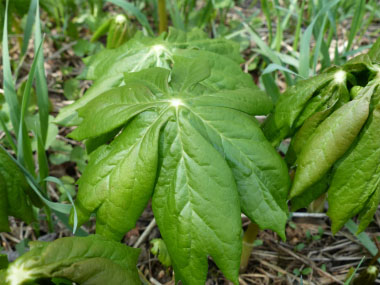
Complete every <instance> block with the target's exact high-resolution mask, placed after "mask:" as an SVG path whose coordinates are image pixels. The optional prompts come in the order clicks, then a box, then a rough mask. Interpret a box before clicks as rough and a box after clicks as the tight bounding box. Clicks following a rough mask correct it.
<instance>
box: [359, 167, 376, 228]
mask: <svg viewBox="0 0 380 285" xmlns="http://www.w3.org/2000/svg"><path fill="white" fill-rule="evenodd" d="M379 171H380V170H379ZM379 203H380V185H378V186H377V188H376V190H375V192H374V193H373V194H372V195H371V197H370V198H369V199H368V201H367V203H366V204H365V205H364V207H363V209H362V210H361V212H360V213H359V221H360V223H359V227H358V231H357V234H359V233H361V232H362V231H364V230H365V229H366V228H367V227H368V225H369V224H370V223H371V222H372V220H373V216H374V215H375V213H376V211H377V209H378V208H379Z"/></svg>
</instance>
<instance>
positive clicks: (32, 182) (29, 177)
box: [0, 144, 72, 215]
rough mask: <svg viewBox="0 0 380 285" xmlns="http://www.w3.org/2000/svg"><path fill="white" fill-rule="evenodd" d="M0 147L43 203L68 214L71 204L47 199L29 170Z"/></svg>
mask: <svg viewBox="0 0 380 285" xmlns="http://www.w3.org/2000/svg"><path fill="white" fill-rule="evenodd" d="M0 148H2V149H3V150H4V151H5V152H6V153H7V155H8V156H9V157H10V158H11V159H12V161H14V162H15V163H16V164H17V166H18V167H19V168H20V169H21V171H22V172H23V173H24V175H25V178H26V180H27V182H28V184H29V185H30V187H31V188H32V189H33V191H34V192H35V193H36V194H37V195H38V197H40V198H41V200H42V201H43V202H44V204H45V205H47V206H48V207H49V208H50V209H52V210H55V211H58V212H60V213H63V214H67V215H68V214H70V211H71V208H72V206H71V205H68V204H61V203H55V202H52V201H50V200H48V199H47V198H46V197H45V196H44V194H43V193H42V191H41V189H40V187H39V185H38V183H37V181H36V180H35V178H34V177H33V176H32V175H31V174H30V172H29V171H28V170H27V169H26V168H25V167H24V166H23V165H22V164H21V163H20V162H19V161H17V160H16V159H15V158H14V157H13V156H12V155H10V154H9V153H8V151H7V150H6V149H5V148H4V147H3V146H2V145H1V144H0Z"/></svg>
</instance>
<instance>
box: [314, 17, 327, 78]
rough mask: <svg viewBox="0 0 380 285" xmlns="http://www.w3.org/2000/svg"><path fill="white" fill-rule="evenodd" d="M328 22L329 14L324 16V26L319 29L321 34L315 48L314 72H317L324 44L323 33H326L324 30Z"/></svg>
mask: <svg viewBox="0 0 380 285" xmlns="http://www.w3.org/2000/svg"><path fill="white" fill-rule="evenodd" d="M326 22H327V14H326V15H325V17H324V18H323V22H322V26H321V28H320V29H319V35H318V38H317V43H316V45H315V49H314V56H313V57H314V60H313V71H314V74H315V73H316V70H317V64H318V58H319V54H320V53H321V46H322V40H323V34H324V31H325V26H326Z"/></svg>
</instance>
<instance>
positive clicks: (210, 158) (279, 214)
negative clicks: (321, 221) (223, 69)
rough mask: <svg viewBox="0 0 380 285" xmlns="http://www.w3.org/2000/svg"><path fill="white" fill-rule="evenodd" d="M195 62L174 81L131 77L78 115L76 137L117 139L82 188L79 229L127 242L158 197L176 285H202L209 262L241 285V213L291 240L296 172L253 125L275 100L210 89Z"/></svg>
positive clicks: (94, 160)
mask: <svg viewBox="0 0 380 285" xmlns="http://www.w3.org/2000/svg"><path fill="white" fill-rule="evenodd" d="M192 61H195V62H190V61H189V58H187V57H182V56H176V60H175V63H174V65H173V68H172V72H171V73H170V76H168V72H167V70H166V69H164V68H159V67H154V68H152V69H151V70H149V69H146V70H142V71H139V72H135V73H132V74H125V78H126V81H125V85H124V86H122V87H116V88H114V89H111V90H109V91H107V95H106V96H98V97H96V98H95V99H93V100H91V101H90V102H89V103H88V104H86V105H85V106H83V107H82V108H81V109H80V110H79V115H81V116H82V118H83V122H82V124H81V125H80V126H79V127H78V128H77V130H75V131H74V132H73V134H72V136H73V137H75V138H77V139H89V138H91V139H96V138H98V137H99V136H100V137H102V136H103V135H104V134H111V132H114V131H115V130H117V132H114V133H113V134H114V135H115V136H116V137H115V138H114V139H113V140H112V137H111V136H108V135H107V138H108V139H109V140H110V143H109V144H104V145H101V146H99V147H98V148H97V149H96V150H94V151H93V152H92V153H91V155H90V160H89V164H88V166H87V168H86V169H85V171H84V173H83V175H82V177H81V178H80V180H79V183H78V184H79V190H78V195H77V200H76V202H75V203H76V209H77V212H78V222H79V224H83V223H84V222H86V221H87V220H88V219H89V218H90V215H91V214H92V213H96V217H97V227H96V231H97V233H99V234H101V235H104V236H107V237H109V238H112V239H114V240H120V239H122V237H123V235H124V234H125V233H126V232H127V231H129V230H130V229H132V228H133V227H135V224H136V221H137V219H138V218H139V216H140V215H141V213H142V211H143V210H144V208H145V207H146V205H147V203H148V201H149V199H151V198H152V197H153V198H152V203H153V211H154V214H155V217H156V220H157V224H158V226H159V228H160V231H161V234H162V236H163V239H164V241H165V243H166V245H167V249H168V252H169V254H170V257H171V260H172V263H173V266H174V269H175V271H176V277H177V279H178V280H182V282H183V284H194V282H195V283H204V282H205V280H206V275H207V267H208V266H207V265H208V262H207V256H211V257H212V258H213V260H214V261H215V263H216V264H217V265H218V266H219V268H220V269H221V270H222V272H223V273H224V274H225V275H226V277H227V278H228V279H230V280H231V281H233V282H235V283H237V282H238V281H237V279H238V270H239V263H240V254H241V211H243V212H244V213H246V214H247V215H248V216H249V217H250V218H251V219H252V220H254V221H255V222H256V223H257V224H258V225H259V226H260V227H261V228H269V229H273V230H275V231H276V232H278V233H279V235H280V236H281V237H283V238H285V234H284V228H285V224H286V220H287V206H286V198H287V192H288V188H289V177H288V171H287V168H286V166H285V164H284V162H283V161H282V160H281V157H280V156H279V154H278V153H277V152H276V151H275V150H274V149H273V147H272V146H271V145H270V143H269V142H268V141H267V140H266V139H265V137H264V135H263V133H262V131H261V129H260V127H259V125H258V123H257V121H256V120H255V119H254V118H253V116H254V115H258V114H265V113H267V112H268V111H269V110H270V109H271V107H272V102H271V100H270V99H269V97H268V96H266V95H265V93H263V92H262V91H260V90H258V89H257V88H247V87H245V86H243V87H242V88H238V89H232V90H229V89H222V90H218V89H217V88H214V87H209V86H208V84H206V83H207V82H208V80H209V78H210V77H212V72H213V71H212V70H210V66H209V64H208V62H207V60H205V58H203V57H200V58H197V59H195V58H194V59H192ZM199 67H201V68H199ZM203 69H206V70H203ZM155 73H156V74H155ZM130 75H131V77H129V76H130ZM128 78H130V79H128ZM131 78H133V79H131ZM147 80H148V81H149V82H148V83H147V82H146V81H147ZM205 82H206V83H205ZM147 104H148V105H149V106H148V107H147V108H146V105H147ZM141 106H142V107H141ZM94 110H97V112H94ZM99 113H102V116H101V117H100V116H99ZM121 113H122V114H121ZM92 124H93V125H94V126H91V125H92ZM236 126H241V127H242V128H243V129H244V130H243V131H242V130H240V129H239V128H237V127H236ZM119 128H120V130H119ZM71 220H72V221H73V213H72V215H71Z"/></svg>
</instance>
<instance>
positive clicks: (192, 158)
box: [152, 108, 242, 284]
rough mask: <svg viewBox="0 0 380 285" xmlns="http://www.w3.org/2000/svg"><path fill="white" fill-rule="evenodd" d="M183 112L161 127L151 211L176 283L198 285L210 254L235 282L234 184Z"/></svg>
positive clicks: (237, 207)
mask: <svg viewBox="0 0 380 285" xmlns="http://www.w3.org/2000/svg"><path fill="white" fill-rule="evenodd" d="M189 112H190V111H189V110H187V109H185V108H183V109H182V108H181V109H180V110H179V111H178V113H179V114H178V118H177V120H176V122H174V121H173V122H170V123H169V124H168V126H167V128H165V131H166V132H165V133H164V137H165V142H164V146H163V150H162V156H163V158H162V159H163V162H162V168H161V170H160V176H159V178H158V181H157V185H156V187H155V190H154V195H153V204H152V206H153V212H154V214H155V217H156V220H157V224H158V226H159V228H160V232H161V235H162V237H163V238H164V240H165V243H166V245H167V248H168V251H169V253H170V256H171V258H172V262H173V267H174V270H175V272H176V279H177V280H182V282H183V284H203V283H204V281H205V280H206V274H207V268H208V261H207V256H208V255H210V256H211V257H212V258H213V260H214V261H215V263H216V264H217V265H218V267H219V268H220V269H221V270H222V272H223V273H224V275H225V276H226V277H227V278H228V279H230V280H231V281H233V282H234V283H235V284H238V280H237V277H238V270H239V264H240V256H241V245H242V242H241V217H240V203H239V196H238V192H237V189H236V184H235V182H234V177H233V175H232V172H231V170H230V169H229V167H228V165H227V163H226V162H225V160H224V159H223V157H222V156H221V155H220V154H219V153H218V152H217V150H215V149H214V148H213V147H212V145H210V144H209V143H207V141H206V140H205V139H204V138H203V137H202V136H201V135H200V134H199V133H198V132H197V131H196V130H195V129H194V128H193V127H192V126H191V125H190V123H189V121H190V118H189V117H188V116H189V115H190V114H189Z"/></svg>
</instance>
